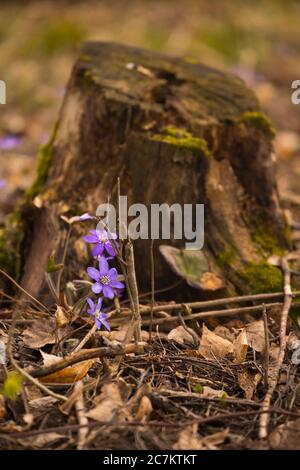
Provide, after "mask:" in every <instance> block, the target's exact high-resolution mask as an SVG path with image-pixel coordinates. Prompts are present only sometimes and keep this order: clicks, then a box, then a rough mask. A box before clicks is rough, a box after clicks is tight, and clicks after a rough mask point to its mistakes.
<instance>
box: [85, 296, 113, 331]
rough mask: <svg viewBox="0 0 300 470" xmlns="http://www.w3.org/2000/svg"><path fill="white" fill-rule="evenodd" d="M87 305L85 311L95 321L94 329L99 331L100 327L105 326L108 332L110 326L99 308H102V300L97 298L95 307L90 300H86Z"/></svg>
mask: <svg viewBox="0 0 300 470" xmlns="http://www.w3.org/2000/svg"><path fill="white" fill-rule="evenodd" d="M86 301H87V303H88V304H89V307H90V308H89V309H88V311H87V313H88V314H89V315H92V316H93V317H94V319H95V323H96V328H97V329H98V330H100V329H101V325H103V326H105V328H106V329H107V330H108V331H110V326H109V324H108V322H107V320H106V318H107V315H106V314H105V313H103V312H101V308H102V298H99V299H98V302H97V304H96V305H95V303H94V302H93V301H92V299H86Z"/></svg>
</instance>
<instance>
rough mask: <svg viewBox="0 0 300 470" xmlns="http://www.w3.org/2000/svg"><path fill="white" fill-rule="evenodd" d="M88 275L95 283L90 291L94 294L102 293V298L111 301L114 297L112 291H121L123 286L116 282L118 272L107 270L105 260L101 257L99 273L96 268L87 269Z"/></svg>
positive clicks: (113, 269) (114, 269)
mask: <svg viewBox="0 0 300 470" xmlns="http://www.w3.org/2000/svg"><path fill="white" fill-rule="evenodd" d="M87 273H88V275H89V276H90V277H91V278H92V279H93V280H94V281H96V282H95V283H94V284H93V286H92V290H93V292H95V294H100V292H103V295H104V297H107V298H108V299H113V298H114V296H115V292H114V289H123V287H124V284H123V282H120V281H118V280H117V277H118V272H117V270H116V268H111V269H109V266H108V262H107V260H106V259H105V258H104V257H103V256H102V257H101V258H100V261H99V271H98V269H96V268H92V267H89V268H87Z"/></svg>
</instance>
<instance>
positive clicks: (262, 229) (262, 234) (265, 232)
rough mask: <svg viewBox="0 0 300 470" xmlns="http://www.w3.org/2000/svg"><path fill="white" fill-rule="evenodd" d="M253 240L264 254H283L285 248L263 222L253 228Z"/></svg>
mask: <svg viewBox="0 0 300 470" xmlns="http://www.w3.org/2000/svg"><path fill="white" fill-rule="evenodd" d="M253 241H254V243H255V244H256V245H257V247H258V248H260V250H261V251H262V253H263V254H264V255H267V256H270V255H278V256H282V255H283V253H284V250H283V249H282V248H281V247H280V246H279V244H278V240H277V238H276V236H275V235H274V234H273V233H272V232H271V231H270V230H269V229H268V228H267V227H266V226H264V225H263V224H260V225H257V226H256V227H255V228H254V230H253Z"/></svg>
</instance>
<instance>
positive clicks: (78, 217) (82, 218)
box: [60, 212, 95, 225]
mask: <svg viewBox="0 0 300 470" xmlns="http://www.w3.org/2000/svg"><path fill="white" fill-rule="evenodd" d="M60 217H61V219H63V220H64V221H65V222H67V224H69V225H72V224H75V223H76V222H84V221H85V220H94V219H95V217H93V216H92V215H90V214H88V213H87V212H86V213H85V214H82V215H75V216H74V217H71V218H68V217H65V216H64V215H61V216H60Z"/></svg>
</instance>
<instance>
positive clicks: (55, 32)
mask: <svg viewBox="0 0 300 470" xmlns="http://www.w3.org/2000/svg"><path fill="white" fill-rule="evenodd" d="M299 21H300V2H298V1H295V0H260V1H258V0H257V1H256V0H231V1H227V2H224V1H217V0H185V1H184V2H183V1H182V2H180V1H178V0H177V1H175V0H164V1H157V0H151V1H150V0H149V1H148V0H115V1H114V0H110V1H108V0H107V1H104V0H103V1H101V0H97V1H96V0H86V1H66V0H63V1H59V2H58V1H26V0H23V1H5V0H1V2H0V79H1V80H4V81H5V82H6V84H7V104H6V105H1V106H0V224H1V223H3V221H4V220H5V218H6V216H7V214H8V213H9V212H10V211H11V210H12V209H13V208H14V206H15V204H16V203H17V202H18V201H19V200H20V198H21V197H22V195H23V194H24V191H26V188H27V187H28V186H29V185H30V184H31V182H32V180H33V178H34V174H35V163H36V158H37V154H38V149H39V146H40V145H42V144H43V143H45V142H47V139H48V137H49V135H50V133H51V129H52V127H53V124H54V123H55V121H56V118H57V114H58V111H59V107H60V105H61V101H62V97H63V95H64V89H65V85H66V82H67V80H68V77H69V75H70V71H71V68H72V64H73V62H74V60H75V59H76V56H77V53H78V48H79V45H80V43H81V41H84V40H86V39H92V40H105V41H117V42H122V43H127V44H132V45H135V46H140V47H144V48H147V49H151V50H154V51H159V52H167V53H170V54H175V55H179V56H182V57H187V58H189V60H193V59H194V60H196V61H201V62H203V63H205V64H208V65H210V66H213V67H217V68H220V69H223V70H227V71H230V72H232V73H235V74H237V75H239V76H240V77H241V78H243V79H244V80H245V81H246V82H247V83H248V85H249V86H250V87H251V88H252V89H254V91H255V93H256V94H257V96H258V98H259V100H260V102H261V105H262V108H263V109H264V111H265V112H266V113H267V114H268V115H269V116H270V117H271V118H272V120H273V122H274V125H275V127H276V128H277V137H276V140H275V154H276V156H277V164H278V175H279V176H278V181H279V186H280V191H281V192H282V194H285V195H291V193H292V197H293V195H294V196H295V197H296V199H297V194H298V197H299V199H300V185H299V176H300V105H298V106H296V105H293V104H292V103H291V83H292V81H293V80H296V79H300V28H299ZM298 202H299V201H298Z"/></svg>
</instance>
